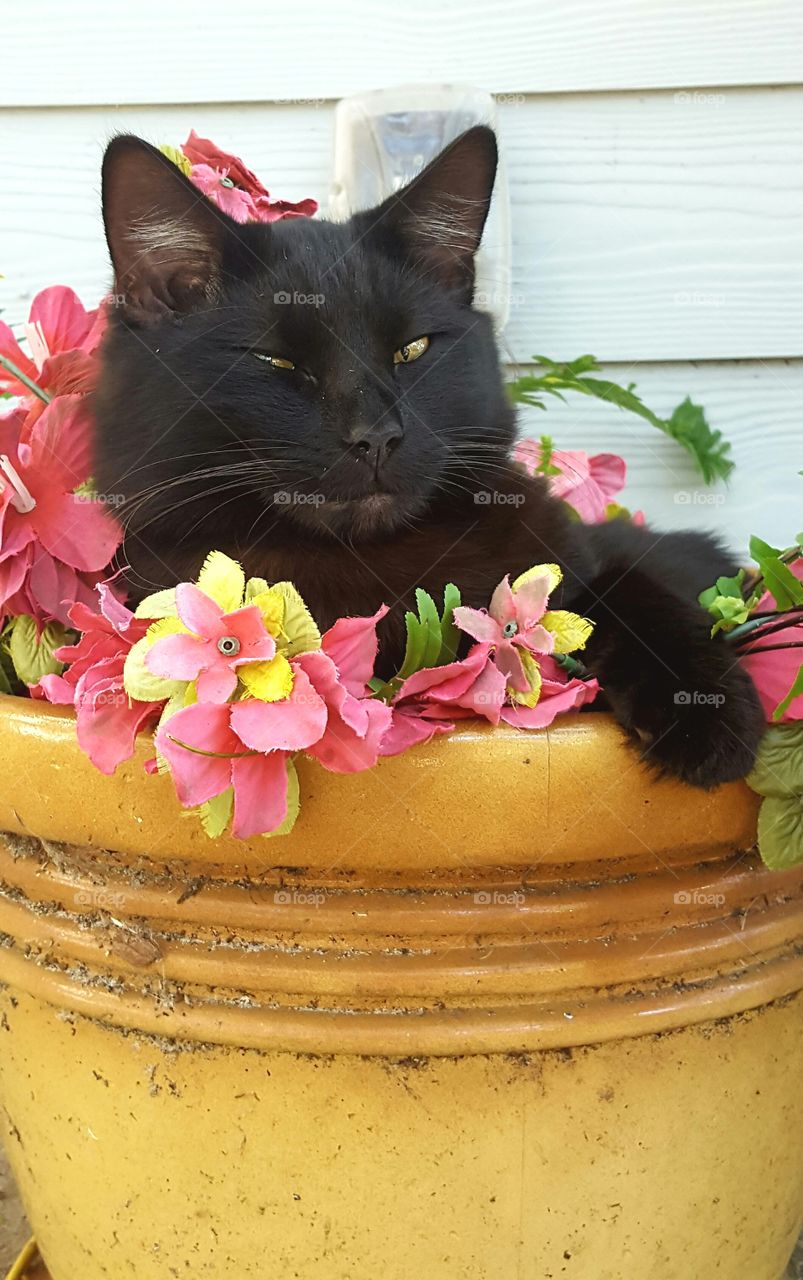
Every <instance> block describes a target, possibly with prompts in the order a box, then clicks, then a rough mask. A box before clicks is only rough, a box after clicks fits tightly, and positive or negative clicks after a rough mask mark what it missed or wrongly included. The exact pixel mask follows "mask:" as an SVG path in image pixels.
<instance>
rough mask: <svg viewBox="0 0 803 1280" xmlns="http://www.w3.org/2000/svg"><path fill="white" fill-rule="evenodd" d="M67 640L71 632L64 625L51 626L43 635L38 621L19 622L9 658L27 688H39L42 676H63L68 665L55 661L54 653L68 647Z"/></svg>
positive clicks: (24, 619)
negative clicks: (36, 685)
mask: <svg viewBox="0 0 803 1280" xmlns="http://www.w3.org/2000/svg"><path fill="white" fill-rule="evenodd" d="M67 636H68V633H67V629H66V627H63V626H62V625H61V623H60V622H49V623H48V624H47V626H46V627H44V628H43V629H42V631H41V632H40V631H39V627H38V624H37V622H36V619H35V618H32V617H31V616H30V615H29V614H27V613H23V614H20V616H19V617H18V618H15V620H14V623H13V625H12V627H11V640H10V643H9V654H10V656H11V661H12V663H13V666H14V670H15V671H16V673H17V676H18V677H19V679H20V680H21V681H22V683H23V684H27V685H31V684H37V683H38V682H39V681H40V680H41V679H42V676H49V675H59V674H60V673H61V672H62V671H63V670H64V663H63V662H59V661H58V659H57V658H54V657H53V650H54V649H58V648H59V647H60V646H61V645H63V644H66V642H67Z"/></svg>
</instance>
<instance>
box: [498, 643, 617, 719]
mask: <svg viewBox="0 0 803 1280" xmlns="http://www.w3.org/2000/svg"><path fill="white" fill-rule="evenodd" d="M538 666H539V668H540V671H541V686H540V693H539V697H538V701H537V703H536V704H535V706H534V707H527V706H522V705H521V704H519V703H517V702H513V703H511V704H508V705H506V706H504V707H503V708H502V719H503V720H504V721H505V723H506V724H510V725H513V726H514V728H516V729H545V728H546V727H547V725H550V724H552V721H553V720H554V719H555V716H557V715H562V714H563V712H565V711H578V710H579V709H580V707H584V706H586V705H587V704H588V703H589V702H593V701H594V699H595V698H596V696H597V694H598V693H599V683H598V681H597V680H596V679H594V678H592V679H590V680H578V679H576V678H573V677H570V676H568V675H567V673H566V672H565V671H564V670H563V668H562V667H559V666H558V664H557V662H556V661H555V659H554V658H549V657H539V659H538Z"/></svg>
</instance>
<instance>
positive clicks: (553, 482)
mask: <svg viewBox="0 0 803 1280" xmlns="http://www.w3.org/2000/svg"><path fill="white" fill-rule="evenodd" d="M542 456H543V450H542V446H541V441H540V440H534V439H526V440H520V441H519V443H518V444H517V445H516V447H515V449H514V450H513V458H514V460H515V461H516V462H518V463H520V465H521V466H523V467H524V469H525V471H526V472H527V474H528V475H535V474H536V473H537V472H538V470H539V468H540V466H541V461H542ZM549 462H550V465H551V466H553V467H557V468H558V474H557V475H550V476H548V477H547V479H548V481H549V488H550V490H551V492H552V493H553V494H554V496H555V497H556V498H561V499H562V500H563V501H564V502H568V503H569V506H571V507H574V509H575V511H576V512H577V513H578V515H579V516H580V517H581V519H583V520H585V521H586V523H588V524H599V523H601V522H602V521H603V520H605V519H606V518H607V507H608V504H609V502H611V501H612V499H613V498H614V497H615V495H616V494H617V493H621V491H622V489H623V488H624V486H625V475H626V471H627V468H626V466H625V463H624V459H622V458H620V457H618V455H617V454H615V453H597V454H595V455H594V457H593V458H590V457H589V456H588V454H587V453H583V452H582V451H580V450H568V449H554V450H553V451H552V453H551V454H550V457H549Z"/></svg>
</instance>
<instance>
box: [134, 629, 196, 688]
mask: <svg viewBox="0 0 803 1280" xmlns="http://www.w3.org/2000/svg"><path fill="white" fill-rule="evenodd" d="M150 648H151V641H150V640H149V639H148V637H147V636H143V637H142V639H141V640H138V641H137V643H136V644H135V645H133V646H132V648H131V649H129V651H128V654H127V655H126V660H125V667H124V668H123V684H124V686H125V691H126V693H127V694H128V696H129V698H134V699H136V701H137V702H165V701H167V699H168V698H172V697H173V695H174V694H179V693H183V692H184V691H185V689H186V688H187V682H186V680H168V678H167V677H166V676H157V675H154V674H153V672H152V671H150V670H149V669H148V668H147V667H146V666H145V655H146V654H147V652H148V650H149V649H150Z"/></svg>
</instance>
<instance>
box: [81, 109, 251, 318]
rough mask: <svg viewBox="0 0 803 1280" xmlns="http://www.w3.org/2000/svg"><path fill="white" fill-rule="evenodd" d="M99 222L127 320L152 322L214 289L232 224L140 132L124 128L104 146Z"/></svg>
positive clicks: (200, 302)
mask: <svg viewBox="0 0 803 1280" xmlns="http://www.w3.org/2000/svg"><path fill="white" fill-rule="evenodd" d="M103 222H104V225H105V227H106V240H107V242H108V245H109V253H110V254H111V259H112V264H113V266H114V275H115V284H114V292H115V295H117V297H118V298H119V303H118V305H120V306H121V307H122V308H123V311H124V313H125V315H126V317H127V318H128V319H130V320H132V321H133V322H135V323H139V324H145V325H147V324H154V323H156V322H157V321H158V320H160V319H163V318H164V317H166V316H168V315H171V314H172V315H178V314H181V313H184V312H187V311H192V310H194V309H195V308H196V307H199V306H204V305H208V304H209V302H210V301H213V300H214V298H215V297H216V296H217V294H218V291H219V288H220V282H221V278H222V272H223V262H224V256H225V253H226V247H227V242H228V241H230V240H233V238H234V236H235V232H236V228H237V224H236V223H235V222H234V221H233V220H232V219H231V218H229V217H228V216H227V215H226V214H224V213H222V212H221V210H219V209H218V208H216V206H215V205H213V204H212V202H211V201H210V200H207V198H206V196H204V195H202V193H201V192H200V191H199V190H198V188H197V187H195V186H193V184H192V183H191V182H190V180H189V179H188V178H187V177H185V176H184V174H183V173H182V172H181V170H180V169H179V168H178V167H177V166H176V165H174V164H173V163H172V161H171V160H168V158H167V156H165V155H163V154H162V152H161V151H158V150H157V149H156V147H152V146H150V145H149V144H148V143H147V142H143V141H142V139H141V138H136V137H134V136H133V135H130V134H123V135H121V136H119V137H117V138H115V139H114V140H113V141H112V142H111V143H109V146H108V147H107V149H106V154H105V156H104V158H103Z"/></svg>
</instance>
